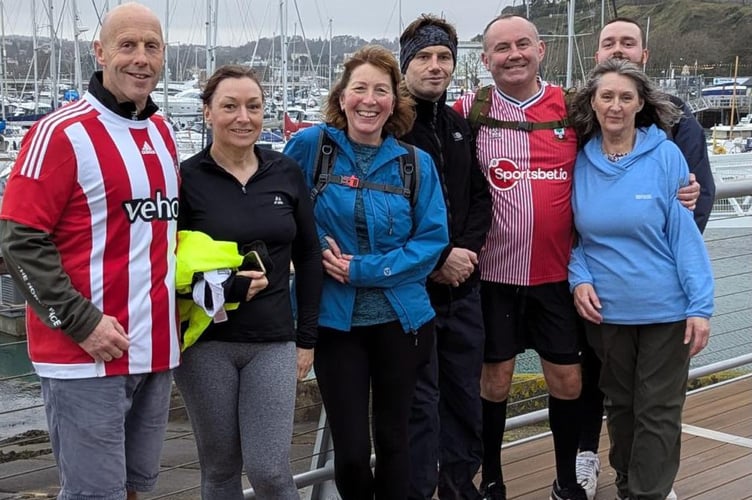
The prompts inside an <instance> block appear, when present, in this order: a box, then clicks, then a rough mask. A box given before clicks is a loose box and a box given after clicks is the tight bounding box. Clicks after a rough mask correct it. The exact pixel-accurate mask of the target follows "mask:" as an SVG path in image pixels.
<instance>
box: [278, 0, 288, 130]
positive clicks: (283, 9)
mask: <svg viewBox="0 0 752 500" xmlns="http://www.w3.org/2000/svg"><path fill="white" fill-rule="evenodd" d="M279 19H280V23H279V24H280V41H281V43H280V45H281V51H282V119H283V122H282V123H283V124H284V119H285V117H286V116H287V3H286V2H285V0H280V1H279ZM282 130H284V127H283V129H282Z"/></svg>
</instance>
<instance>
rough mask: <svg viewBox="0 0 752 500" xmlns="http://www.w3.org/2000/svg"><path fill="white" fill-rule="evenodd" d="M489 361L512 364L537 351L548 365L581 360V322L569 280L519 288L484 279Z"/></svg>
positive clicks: (482, 303)
mask: <svg viewBox="0 0 752 500" xmlns="http://www.w3.org/2000/svg"><path fill="white" fill-rule="evenodd" d="M480 293H481V307H482V309H483V324H484V326H485V329H486V344H485V351H484V353H483V359H484V361H485V362H486V363H500V362H502V361H507V360H510V359H512V358H514V357H515V356H517V355H518V354H520V353H522V352H525V349H535V350H536V351H537V352H538V355H539V356H540V357H541V358H543V359H545V360H546V361H548V362H551V363H554V364H558V365H573V364H576V363H579V362H580V357H581V352H580V342H581V334H580V328H581V322H580V320H579V316H578V315H577V310H576V309H575V307H574V300H573V299H572V294H571V293H569V284H568V283H567V282H566V281H560V282H557V283H546V284H543V285H536V286H517V285H504V284H500V283H493V282H490V281H482V282H481V286H480Z"/></svg>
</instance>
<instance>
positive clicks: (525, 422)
mask: <svg viewBox="0 0 752 500" xmlns="http://www.w3.org/2000/svg"><path fill="white" fill-rule="evenodd" d="M750 196H752V180H746V179H742V180H734V181H731V182H726V181H720V180H719V182H718V183H717V198H719V199H721V198H724V197H732V198H734V197H746V198H750ZM747 212H749V210H747ZM750 234H752V230H750V231H741V232H739V231H736V232H731V233H729V234H728V235H726V234H723V235H721V236H717V237H714V238H715V239H713V240H711V241H708V236H707V235H706V241H708V243H718V244H723V245H724V248H731V249H733V251H732V252H729V251H726V250H724V251H723V252H719V255H716V256H714V255H712V254H711V261H712V262H713V265H714V267H719V268H720V267H723V265H726V268H732V269H733V271H730V272H732V273H734V275H733V276H731V277H732V278H735V277H738V278H739V281H743V282H745V283H746V282H750V283H752V281H751V280H748V279H746V276H750V277H752V268H750V265H749V264H748V263H749V262H751V260H750V257H752V248H750V245H749V239H750ZM728 259H738V260H739V261H740V262H744V263H746V264H742V266H743V267H739V266H738V265H736V261H734V262H728ZM728 278H729V276H728V275H727V274H724V275H720V276H719V275H717V276H716V283H717V284H718V283H719V282H720V281H721V280H727V279H728ZM718 288H719V286H718V285H717V291H716V301H717V302H719V303H720V302H721V301H723V307H722V308H721V309H722V310H717V312H716V315H715V316H714V318H713V321H721V320H722V319H723V318H732V319H733V318H734V317H737V316H739V317H742V318H746V317H748V315H749V312H750V309H752V300H751V297H752V286H750V285H743V286H742V287H741V288H740V287H739V286H738V284H734V285H732V286H729V287H728V288H729V289H728V290H720V291H719V290H718ZM717 309H718V308H717ZM14 311H15V312H17V308H16V309H14ZM1 312H3V311H0V313H1ZM5 312H8V311H5ZM732 323H733V322H729V324H730V325H731V326H729V327H728V328H726V329H725V330H722V331H716V330H715V326H714V327H713V328H714V332H713V336H711V342H713V341H714V340H720V339H722V338H723V339H724V340H723V342H724V344H730V345H732V348H733V349H734V352H733V353H732V354H734V355H727V353H722V356H723V357H725V358H727V359H723V360H721V361H708V360H706V359H703V353H701V354H700V355H699V356H697V357H696V358H694V359H693V364H698V365H699V366H694V367H693V368H692V369H691V370H690V379H696V378H698V377H703V376H706V375H710V374H713V373H718V372H720V371H725V370H729V369H733V368H738V367H740V366H744V365H749V364H752V335H750V332H752V326H750V325H749V324H748V322H746V323H745V322H744V319H742V320H741V322H737V326H734V325H733V324H732ZM739 325H741V326H739ZM25 342H26V341H25V340H19V341H16V342H10V343H6V344H0V358H2V350H3V349H9V348H13V347H16V348H18V346H19V345H22V344H25ZM738 351H741V352H743V354H741V355H736V352H738ZM27 377H34V374H33V373H32V372H26V373H22V374H16V375H8V376H4V377H0V383H8V382H14V381H16V380H18V379H23V378H27ZM304 383H314V382H313V381H309V382H304ZM531 383H532V384H536V383H538V384H542V377H540V376H538V377H537V378H536V377H533V379H532V381H531V380H526V381H519V380H516V381H515V382H514V384H513V390H512V393H515V392H522V393H528V392H529V391H515V387H517V388H518V387H519V386H520V385H521V384H531ZM545 398H546V395H545V394H542V395H536V396H522V397H519V398H518V399H516V400H511V399H510V405H509V415H510V417H509V418H508V419H507V427H506V428H507V429H508V430H511V429H517V428H520V427H526V426H530V425H534V424H540V423H542V422H544V421H545V420H546V419H547V416H548V413H547V410H545V409H540V410H534V411H529V410H528V409H529V408H530V407H531V406H536V405H537V407H538V408H540V407H542V406H545ZM319 405H320V403H314V405H313V407H318V406H319ZM42 406H43V405H42V404H33V405H29V406H26V407H23V408H15V409H9V410H0V418H2V417H6V416H8V415H10V414H13V413H17V412H24V411H33V412H42V411H43V410H42ZM181 410H184V407H183V406H175V407H173V408H171V412H173V413H174V412H177V411H181ZM303 410H305V411H310V410H311V405H308V406H307V407H301V406H298V407H296V412H299V411H303ZM517 413H521V414H517ZM313 433H315V435H316V437H315V443H314V444H313V446H312V450H311V453H306V454H304V455H303V456H300V457H297V458H294V459H293V461H294V462H295V463H297V464H301V463H302V462H305V461H310V465H309V468H308V470H305V471H303V472H299V473H297V474H295V476H294V480H295V483H296V485H297V486H298V488H300V489H304V488H308V487H311V489H310V492H308V493H309V494H310V496H309V497H308V498H310V499H316V500H318V499H324V498H325V499H334V498H337V496H336V488H335V487H334V484H333V477H334V466H333V451H332V443H331V436H330V434H329V429H328V427H327V425H326V413H325V412H324V410H323V407H322V408H321V411H320V414H319V418H318V423H317V424H315V425H313V426H312V427H311V428H310V429H307V430H303V431H300V432H296V434H295V435H294V436H293V442H294V441H295V440H296V439H297V438H300V437H303V436H304V435H305V434H313ZM190 435H191V433H190V432H185V433H180V434H173V435H170V436H169V437H168V438H167V439H168V440H173V439H179V438H184V437H188V436H190ZM40 439H42V438H40V436H38V435H33V436H30V437H28V438H26V439H22V440H15V441H12V442H9V443H0V456H2V453H3V450H4V449H10V448H11V447H15V448H17V447H22V446H25V445H33V444H35V443H38V442H39V441H40ZM197 465H198V460H192V461H189V462H186V463H181V464H176V465H172V466H171V467H169V468H163V469H162V474H165V473H168V472H170V471H172V470H177V469H184V468H186V467H197ZM54 467H55V465H54V464H52V465H47V466H43V467H38V468H35V469H33V470H25V471H20V472H13V473H3V472H0V481H2V480H6V479H11V478H14V477H18V476H21V475H24V474H32V473H36V472H39V471H42V470H47V469H52V468H54ZM198 488H199V485H198V484H196V485H191V486H187V487H184V488H182V489H180V490H176V491H171V492H169V493H167V494H164V495H161V496H153V497H150V498H152V500H157V499H167V498H172V497H174V496H175V495H180V494H183V493H190V492H192V491H197V490H198ZM244 496H245V498H249V499H250V498H255V494H254V491H253V489H248V490H246V491H244Z"/></svg>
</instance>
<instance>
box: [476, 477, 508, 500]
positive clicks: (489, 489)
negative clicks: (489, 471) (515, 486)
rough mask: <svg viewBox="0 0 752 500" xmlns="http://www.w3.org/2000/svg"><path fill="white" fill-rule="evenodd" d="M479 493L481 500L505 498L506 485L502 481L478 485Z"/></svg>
mask: <svg viewBox="0 0 752 500" xmlns="http://www.w3.org/2000/svg"><path fill="white" fill-rule="evenodd" d="M480 494H481V495H482V496H483V500H507V487H506V486H504V483H499V482H496V481H494V482H491V483H488V484H486V485H483V484H481V485H480Z"/></svg>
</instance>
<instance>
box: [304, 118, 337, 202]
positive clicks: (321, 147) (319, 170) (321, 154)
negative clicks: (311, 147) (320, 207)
mask: <svg viewBox="0 0 752 500" xmlns="http://www.w3.org/2000/svg"><path fill="white" fill-rule="evenodd" d="M317 152H318V153H317V155H316V166H315V168H314V169H313V178H314V180H315V181H316V184H315V185H314V186H313V189H311V201H314V200H315V199H316V197H317V196H318V195H319V194H321V191H323V190H324V188H325V187H326V185H327V184H328V183H329V182H331V179H330V178H331V177H332V175H331V171H332V165H334V159H335V158H336V156H337V148H336V145H335V144H334V141H333V140H332V138H331V137H329V136H328V135H327V134H326V132H324V129H319V142H318V146H317ZM337 177H339V176H337Z"/></svg>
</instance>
